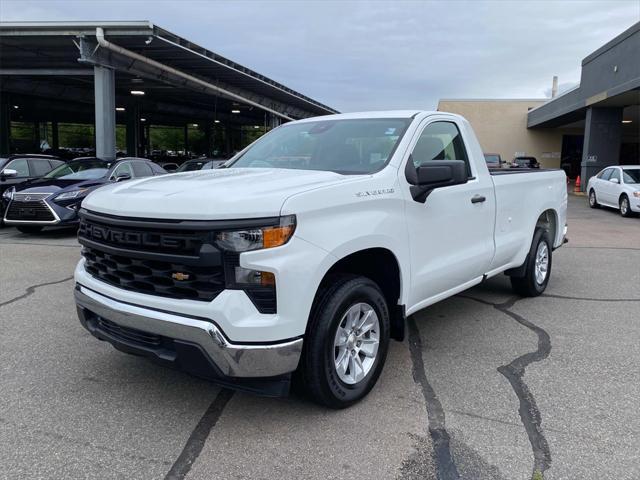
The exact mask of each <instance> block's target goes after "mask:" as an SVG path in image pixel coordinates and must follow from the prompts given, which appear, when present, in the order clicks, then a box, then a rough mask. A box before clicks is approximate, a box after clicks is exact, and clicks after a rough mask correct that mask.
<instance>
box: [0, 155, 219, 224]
mask: <svg viewBox="0 0 640 480" xmlns="http://www.w3.org/2000/svg"><path fill="white" fill-rule="evenodd" d="M222 163H224V161H222V160H211V159H207V158H204V159H198V160H191V161H188V162H185V164H183V166H184V169H181V170H180V171H191V170H199V169H210V168H217V167H218V166H220V164H222ZM166 173H168V172H167V170H165V169H164V168H162V167H161V166H160V165H158V164H156V163H154V162H152V161H150V160H148V159H145V158H136V157H124V158H117V159H116V160H103V159H100V158H96V157H81V158H76V159H74V160H71V161H69V162H65V161H64V160H61V159H59V158H56V157H53V156H49V155H13V156H10V157H8V158H5V159H0V195H1V198H0V206H1V210H0V211H1V212H2V222H3V223H4V224H6V225H14V226H16V228H17V229H18V230H20V231H21V232H23V233H37V232H39V231H41V230H42V229H43V228H44V227H46V226H65V225H76V224H77V223H78V215H77V212H78V209H79V208H80V204H81V203H82V200H83V199H84V198H85V197H86V196H87V195H88V194H89V193H91V192H92V191H93V190H95V189H96V188H99V187H101V186H103V185H107V184H110V183H114V182H122V181H125V180H130V179H134V178H144V177H150V176H154V175H163V174H166Z"/></svg>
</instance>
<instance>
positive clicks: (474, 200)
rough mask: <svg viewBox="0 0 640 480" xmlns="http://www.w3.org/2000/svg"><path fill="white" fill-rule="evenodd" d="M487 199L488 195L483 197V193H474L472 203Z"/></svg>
mask: <svg viewBox="0 0 640 480" xmlns="http://www.w3.org/2000/svg"><path fill="white" fill-rule="evenodd" d="M486 200H487V199H486V197H483V196H482V195H474V196H473V197H471V203H482V202H484V201H486Z"/></svg>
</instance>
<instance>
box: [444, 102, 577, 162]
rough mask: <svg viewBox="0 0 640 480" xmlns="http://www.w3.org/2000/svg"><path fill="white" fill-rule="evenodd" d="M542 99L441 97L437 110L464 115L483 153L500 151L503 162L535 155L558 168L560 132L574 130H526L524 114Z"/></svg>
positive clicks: (539, 103)
mask: <svg viewBox="0 0 640 480" xmlns="http://www.w3.org/2000/svg"><path fill="white" fill-rule="evenodd" d="M545 101H546V100H440V102H439V103H438V110H439V111H442V112H451V113H457V114H459V115H462V116H463V117H465V118H466V119H467V120H468V121H469V122H470V123H471V126H472V127H473V129H474V130H475V132H476V135H477V137H478V140H479V142H480V145H481V146H482V150H483V151H484V152H486V153H499V154H500V156H501V157H502V159H503V160H505V161H511V160H512V159H513V157H515V156H516V154H517V155H528V156H534V157H536V158H537V159H538V161H539V162H540V164H541V165H542V167H543V168H559V167H560V153H561V151H562V135H563V134H565V133H575V132H572V131H567V130H561V129H546V130H529V129H527V113H528V112H529V110H530V109H532V108H535V107H538V106H540V105H542V104H543V103H545ZM579 134H582V131H579Z"/></svg>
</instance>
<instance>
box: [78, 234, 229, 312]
mask: <svg viewBox="0 0 640 480" xmlns="http://www.w3.org/2000/svg"><path fill="white" fill-rule="evenodd" d="M82 254H83V256H84V258H85V262H86V263H85V269H86V270H87V272H89V274H91V275H92V276H93V277H95V278H97V279H99V280H102V281H103V282H105V283H108V284H109V285H113V286H115V287H118V288H122V289H125V290H130V291H133V292H137V293H146V294H148V295H158V296H161V297H169V298H179V299H190V300H202V301H211V300H213V299H214V298H216V297H217V296H218V294H219V293H220V292H222V290H224V288H225V281H224V272H223V268H222V265H219V266H217V267H214V266H203V267H198V266H194V265H184V264H176V263H172V262H165V261H158V260H146V259H140V258H132V257H127V256H121V255H113V254H111V253H107V252H105V251H102V250H98V249H95V248H89V247H86V246H85V247H84V248H83V250H82ZM178 274H182V275H183V276H186V278H185V279H183V280H180V279H179V278H175V276H177V275H178Z"/></svg>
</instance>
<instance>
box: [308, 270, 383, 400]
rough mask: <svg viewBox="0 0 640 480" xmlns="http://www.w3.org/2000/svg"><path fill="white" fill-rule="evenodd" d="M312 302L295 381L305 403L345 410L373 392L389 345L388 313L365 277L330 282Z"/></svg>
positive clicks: (378, 289) (347, 276)
mask: <svg viewBox="0 0 640 480" xmlns="http://www.w3.org/2000/svg"><path fill="white" fill-rule="evenodd" d="M334 278H335V279H332V282H331V285H330V286H328V287H327V288H325V289H324V290H323V291H322V292H321V293H320V294H319V295H318V298H317V299H316V301H315V303H314V306H313V308H312V313H311V316H310V318H309V328H308V330H307V335H306V338H305V342H304V349H303V353H302V360H301V362H300V372H299V373H300V377H301V381H302V383H303V385H302V386H303V387H304V389H305V390H306V391H307V393H308V394H309V396H310V397H311V399H312V400H313V401H315V402H317V403H320V404H321V405H325V406H327V407H330V408H345V407H348V406H350V405H352V404H354V403H356V402H357V401H359V400H360V399H362V398H363V397H364V396H366V395H367V394H368V393H369V391H371V389H372V388H373V386H374V385H375V384H376V381H377V380H378V377H379V376H380V373H381V372H382V368H383V366H384V362H385V359H386V355H387V348H388V346H389V332H390V320H389V309H388V307H387V302H386V300H385V297H384V295H383V294H382V292H381V291H380V288H379V287H378V286H377V285H376V284H375V283H374V282H373V281H371V280H369V279H368V278H365V277H359V276H354V275H341V276H338V277H334Z"/></svg>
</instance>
